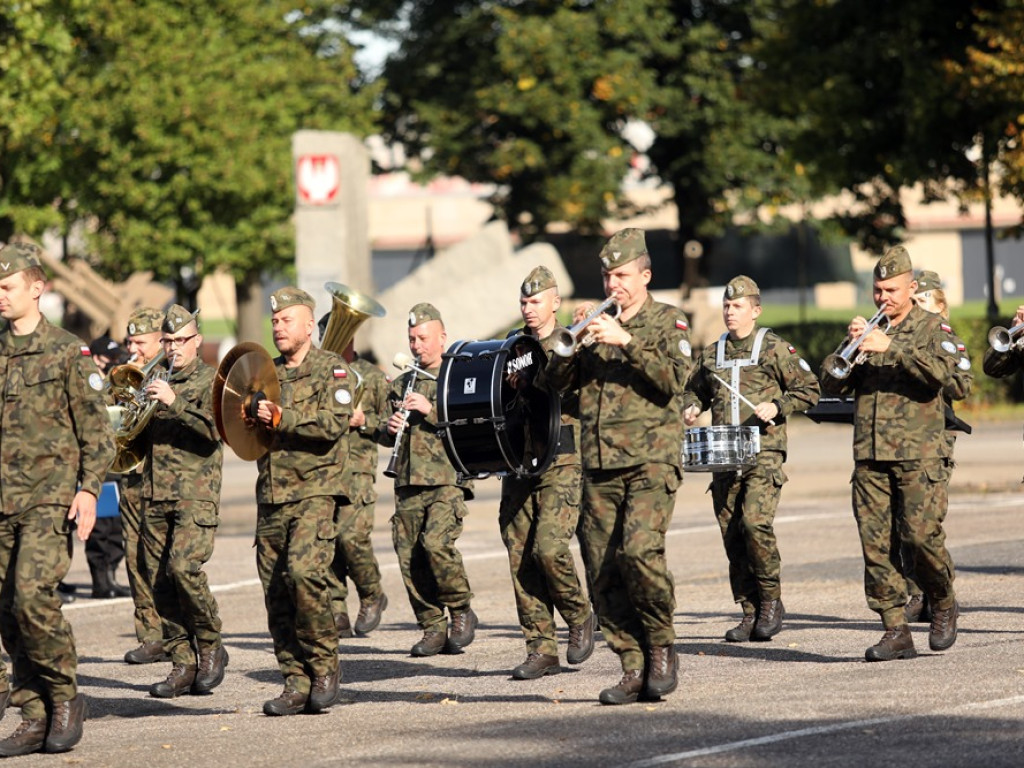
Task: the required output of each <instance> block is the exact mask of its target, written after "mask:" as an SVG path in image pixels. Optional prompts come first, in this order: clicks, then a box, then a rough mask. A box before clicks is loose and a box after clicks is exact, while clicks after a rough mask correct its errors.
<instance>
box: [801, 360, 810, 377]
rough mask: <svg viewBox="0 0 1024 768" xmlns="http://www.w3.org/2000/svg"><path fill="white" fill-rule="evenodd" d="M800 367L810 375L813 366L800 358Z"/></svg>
mask: <svg viewBox="0 0 1024 768" xmlns="http://www.w3.org/2000/svg"><path fill="white" fill-rule="evenodd" d="M800 367H801V368H803V369H804V370H805V371H807V372H808V373H810V372H811V366H810V365H809V364H808V363H807V361H806V360H804V359H803V358H802V357H801V358H800Z"/></svg>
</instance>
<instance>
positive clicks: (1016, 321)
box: [1013, 304, 1024, 325]
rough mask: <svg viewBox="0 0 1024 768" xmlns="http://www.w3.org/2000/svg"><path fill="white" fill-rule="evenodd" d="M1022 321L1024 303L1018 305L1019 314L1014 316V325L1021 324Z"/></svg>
mask: <svg viewBox="0 0 1024 768" xmlns="http://www.w3.org/2000/svg"><path fill="white" fill-rule="evenodd" d="M1021 323H1024V304H1021V305H1020V306H1019V307H1017V314H1015V315H1014V316H1013V324H1014V325H1020V324H1021Z"/></svg>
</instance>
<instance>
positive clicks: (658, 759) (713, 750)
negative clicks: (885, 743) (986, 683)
mask: <svg viewBox="0 0 1024 768" xmlns="http://www.w3.org/2000/svg"><path fill="white" fill-rule="evenodd" d="M1021 703H1024V696H1012V697H1010V698H1009V699H995V700H992V701H976V702H971V703H969V704H963V705H961V706H959V707H954V708H953V709H949V710H937V711H935V712H921V713H919V714H913V715H899V716H896V717H876V718H872V719H870V720H853V721H851V722H848V723H834V724H833V725H820V726H816V727H814V728H799V729H797V730H795V731H784V732H782V733H776V734H772V735H771V736H761V737H759V738H756V739H743V740H741V741H730V742H726V743H725V744H717V745H715V746H713V747H704V748H703V749H692V750H690V751H688V752H674V753H671V754H665V755H655V756H654V757H649V758H647V759H645V760H638V761H636V762H633V763H626V764H625V765H624V766H623V768H651V766H656V765H666V764H668V763H674V762H678V761H681V760H689V759H690V758H693V757H706V756H707V755H720V754H722V753H723V752H735V751H737V750H740V749H746V748H748V747H759V746H762V745H764V744H777V743H778V742H780V741H791V740H793V739H802V738H804V737H805V736H820V735H821V734H824V733H836V732H838V731H848V730H851V729H853V728H868V727H871V726H874V725H890V724H894V723H899V722H903V721H906V720H915V719H918V718H922V717H932V716H935V715H940V714H957V713H959V712H964V711H968V710H978V709H996V708H998V707H1004V706H1010V705H1013V704H1021Z"/></svg>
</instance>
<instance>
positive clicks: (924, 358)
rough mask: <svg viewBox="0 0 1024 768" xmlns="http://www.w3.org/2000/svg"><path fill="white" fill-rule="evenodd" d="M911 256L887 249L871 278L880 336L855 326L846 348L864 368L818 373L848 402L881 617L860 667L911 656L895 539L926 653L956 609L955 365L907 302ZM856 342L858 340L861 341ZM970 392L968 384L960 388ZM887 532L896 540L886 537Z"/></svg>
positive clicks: (872, 589) (862, 519) (952, 352)
mask: <svg viewBox="0 0 1024 768" xmlns="http://www.w3.org/2000/svg"><path fill="white" fill-rule="evenodd" d="M912 270H913V266H912V264H911V262H910V255H909V254H908V253H907V250H906V248H904V247H903V246H895V247H893V248H890V249H889V250H888V251H887V252H886V253H885V255H883V256H882V257H881V258H880V259H879V260H878V263H877V264H876V265H875V269H874V283H873V285H874V288H873V293H874V300H875V305H876V306H877V307H879V308H880V309H882V311H883V312H884V314H885V317H886V318H887V319H888V328H887V330H884V331H883V330H882V329H881V328H880V327H878V326H877V325H876V326H875V327H874V328H872V329H870V330H869V331H867V332H866V331H865V328H866V325H867V324H866V321H865V320H864V318H863V317H855V318H854V319H853V321H852V322H851V323H850V326H849V334H850V339H851V340H857V339H860V351H861V352H863V353H864V359H863V360H859V358H858V360H859V362H858V363H857V364H856V365H855V366H854V367H853V369H852V370H851V371H850V373H849V375H848V376H847V377H846V378H843V379H836V378H835V377H833V376H832V375H830V374H829V372H828V366H823V368H822V373H821V381H822V387H823V389H824V390H825V391H826V392H828V393H832V394H837V395H845V394H850V393H852V394H853V396H854V398H855V415H854V433H853V458H854V470H853V479H852V488H853V513H854V517H855V518H856V520H857V529H858V532H859V534H860V540H861V549H862V553H863V556H864V589H865V593H866V596H867V602H868V607H869V608H871V610H873V611H875V612H876V613H878V614H879V615H880V616H881V619H882V625H883V627H884V630H885V631H884V633H883V635H882V637H881V639H880V640H879V641H878V642H877V643H876V644H875V645H872V646H871V647H869V648H868V649H867V651H866V652H865V658H866V659H867V660H868V661H889V660H892V659H907V658H913V657H914V656H916V655H917V651H916V650H915V648H914V639H913V637H912V635H911V633H910V628H909V626H908V624H907V618H906V612H905V605H906V603H907V589H906V584H905V582H904V579H903V576H902V574H901V573H900V572H899V569H898V568H897V567H896V565H895V561H896V560H897V559H898V557H897V555H896V553H894V552H893V548H894V547H895V546H898V542H899V540H900V539H902V540H903V542H905V543H906V545H907V547H908V548H909V550H910V551H911V552H912V553H913V561H914V564H915V567H916V571H917V576H918V578H919V581H920V583H921V587H922V589H923V590H924V593H925V595H927V598H928V601H929V603H930V605H931V610H932V619H931V626H930V628H929V633H928V644H929V647H930V648H931V649H932V650H934V651H941V650H946V649H948V648H950V647H951V646H952V645H953V643H954V642H956V636H957V618H958V613H959V607H958V605H957V602H956V592H955V591H954V589H953V579H954V568H953V560H952V558H951V557H950V554H949V551H948V550H947V549H946V536H945V532H944V531H943V528H942V523H943V520H944V519H945V515H946V507H947V494H946V484H945V482H943V459H944V452H945V449H944V446H945V438H944V429H945V414H944V410H945V409H944V404H943V392H944V391H945V390H946V388H947V387H949V386H950V384H951V381H952V379H953V373H954V370H955V369H956V367H957V362H958V360H959V351H958V350H957V349H956V346H955V344H952V343H948V342H951V339H952V329H951V328H950V327H949V326H948V325H947V324H944V323H943V321H942V319H941V318H940V317H938V316H937V315H933V314H930V313H928V312H926V311H925V310H923V309H921V308H920V307H918V306H916V305H915V304H914V303H913V301H912V300H911V298H912V296H913V295H914V291H915V290H916V288H917V282H916V281H915V280H914V275H913V271H912ZM861 337H863V338H861ZM966 386H967V388H969V383H968V384H967V385H966ZM894 526H896V527H898V530H899V532H900V535H894V534H893V528H894Z"/></svg>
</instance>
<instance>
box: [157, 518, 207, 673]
mask: <svg viewBox="0 0 1024 768" xmlns="http://www.w3.org/2000/svg"><path fill="white" fill-rule="evenodd" d="M144 510H145V512H144V522H143V524H142V552H143V563H144V567H145V569H146V571H147V572H148V573H150V574H152V576H153V603H154V605H155V606H156V611H157V613H158V614H159V615H160V619H161V623H162V626H163V640H164V649H165V650H166V651H167V652H168V653H169V654H170V656H171V661H172V662H173V663H174V664H195V663H196V655H195V650H193V642H192V641H193V639H194V640H195V644H196V645H197V646H198V648H199V649H200V650H205V649H207V648H211V647H217V646H218V645H220V644H221V635H220V629H221V621H220V615H219V614H218V612H217V601H216V600H215V599H214V597H213V594H212V593H211V592H210V583H209V581H208V579H207V578H206V573H205V571H203V565H204V564H205V563H206V562H207V561H208V560H209V559H210V557H211V556H212V555H213V540H214V535H215V534H216V532H217V522H218V520H217V505H216V504H215V503H213V502H212V501H196V500H193V499H182V500H180V501H151V500H147V501H146V502H145V505H144Z"/></svg>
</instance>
